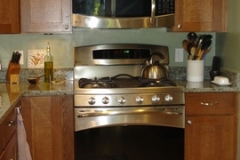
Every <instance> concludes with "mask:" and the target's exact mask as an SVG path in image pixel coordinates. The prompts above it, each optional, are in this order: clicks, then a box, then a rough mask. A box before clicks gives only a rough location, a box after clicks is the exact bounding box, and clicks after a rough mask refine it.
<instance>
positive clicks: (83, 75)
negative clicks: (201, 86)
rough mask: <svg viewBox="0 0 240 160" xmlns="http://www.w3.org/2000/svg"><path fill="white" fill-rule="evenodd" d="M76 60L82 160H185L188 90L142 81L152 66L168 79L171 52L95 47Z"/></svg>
mask: <svg viewBox="0 0 240 160" xmlns="http://www.w3.org/2000/svg"><path fill="white" fill-rule="evenodd" d="M153 54H154V55H158V56H152V55H153ZM74 55H75V59H74V60H75V67H74V79H75V82H74V83H75V84H74V85H75V87H74V112H75V113H74V114H75V118H74V119H75V134H74V135H75V136H74V137H75V140H74V141H75V159H76V160H89V159H94V160H102V159H119V160H120V159H121V160H136V159H138V160H146V159H151V160H160V159H164V160H165V159H172V160H183V159H184V128H185V126H184V124H185V122H184V121H185V119H184V117H185V106H184V104H185V101H184V93H183V87H181V86H177V85H176V84H175V83H174V82H173V81H172V80H170V79H168V77H169V76H166V78H160V79H149V78H146V77H143V76H142V75H141V73H142V71H143V70H144V68H145V66H146V64H147V62H148V61H151V62H152V63H153V62H157V64H158V65H161V67H163V68H164V70H166V71H167V74H168V72H169V52H168V47H167V46H161V45H146V44H145V45H144V44H104V45H91V46H81V47H75V49H74ZM153 57H154V58H153ZM152 68H154V67H152Z"/></svg>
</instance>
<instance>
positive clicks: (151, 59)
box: [150, 52, 165, 64]
mask: <svg viewBox="0 0 240 160" xmlns="http://www.w3.org/2000/svg"><path fill="white" fill-rule="evenodd" d="M154 57H157V59H165V57H164V55H163V54H162V53H160V52H153V53H152V54H151V57H150V64H155V63H156V62H157V64H159V61H156V62H153V59H154Z"/></svg>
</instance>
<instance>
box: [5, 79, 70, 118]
mask: <svg viewBox="0 0 240 160" xmlns="http://www.w3.org/2000/svg"><path fill="white" fill-rule="evenodd" d="M65 94H73V81H66V82H65V84H61V85H60V84H56V85H52V84H50V83H44V82H42V81H39V83H38V84H37V85H30V84H29V83H28V82H21V83H20V84H8V83H0V95H1V97H2V102H1V101H0V123H1V122H2V121H3V119H4V118H5V117H6V115H7V114H8V113H9V112H10V110H11V108H12V107H15V106H16V104H17V102H18V101H19V100H20V98H21V97H22V96H54V95H65Z"/></svg>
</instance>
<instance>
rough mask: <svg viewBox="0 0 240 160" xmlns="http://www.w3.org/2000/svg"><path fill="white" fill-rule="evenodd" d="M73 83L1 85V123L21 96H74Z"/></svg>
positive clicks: (212, 88) (214, 88)
mask: <svg viewBox="0 0 240 160" xmlns="http://www.w3.org/2000/svg"><path fill="white" fill-rule="evenodd" d="M175 82H176V83H177V85H179V86H183V87H184V92H239V91H240V89H239V88H238V87H237V86H235V85H230V86H218V85H215V84H212V83H211V82H210V81H204V82H200V83H193V82H187V81H181V80H180V81H175ZM73 84H74V83H73V81H71V80H69V81H66V83H65V84H61V85H52V84H49V83H44V82H41V81H40V82H39V83H38V84H37V85H30V84H29V83H28V82H22V83H20V84H8V83H0V94H1V96H2V103H1V102H0V123H1V122H2V121H3V119H4V118H5V117H6V115H7V114H8V113H9V112H10V110H11V108H12V107H14V106H15V105H16V104H17V102H18V100H20V98H21V96H54V95H64V94H73Z"/></svg>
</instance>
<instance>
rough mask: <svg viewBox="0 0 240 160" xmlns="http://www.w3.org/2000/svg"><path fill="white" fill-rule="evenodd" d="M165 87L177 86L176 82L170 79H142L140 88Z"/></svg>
mask: <svg viewBox="0 0 240 160" xmlns="http://www.w3.org/2000/svg"><path fill="white" fill-rule="evenodd" d="M164 86H177V85H176V83H175V82H173V81H171V80H170V79H166V78H162V79H146V78H143V79H141V84H140V87H164Z"/></svg>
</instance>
